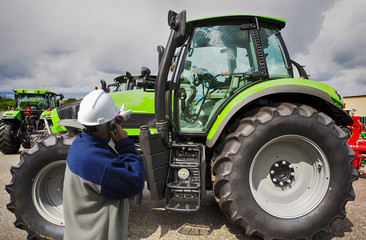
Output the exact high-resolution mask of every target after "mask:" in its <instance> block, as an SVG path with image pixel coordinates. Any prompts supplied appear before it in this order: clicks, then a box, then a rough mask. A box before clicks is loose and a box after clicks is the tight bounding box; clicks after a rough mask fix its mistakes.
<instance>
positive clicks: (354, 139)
mask: <svg viewBox="0 0 366 240" xmlns="http://www.w3.org/2000/svg"><path fill="white" fill-rule="evenodd" d="M352 119H353V125H352V126H350V127H349V129H350V130H351V131H352V132H350V136H351V137H350V138H349V139H348V144H349V145H350V146H351V148H352V149H353V151H355V154H356V159H355V160H354V161H353V165H354V166H355V168H356V169H357V171H358V173H359V174H360V172H359V170H360V167H364V165H365V163H366V136H365V130H366V128H365V125H364V124H363V123H361V121H360V117H358V116H352Z"/></svg>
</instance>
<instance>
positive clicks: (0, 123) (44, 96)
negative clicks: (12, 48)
mask: <svg viewBox="0 0 366 240" xmlns="http://www.w3.org/2000/svg"><path fill="white" fill-rule="evenodd" d="M13 91H14V98H15V101H16V109H8V111H5V112H4V113H3V114H2V116H1V118H0V151H1V152H2V153H4V154H11V153H17V152H18V150H19V148H20V145H22V146H23V147H24V148H30V147H31V146H32V143H33V142H34V141H36V140H37V139H38V138H40V137H42V136H45V135H48V134H50V124H51V110H53V109H55V108H56V107H58V106H59V104H60V101H62V99H63V95H62V94H56V93H54V92H51V91H48V90H38V89H15V90H13ZM58 97H59V98H58Z"/></svg>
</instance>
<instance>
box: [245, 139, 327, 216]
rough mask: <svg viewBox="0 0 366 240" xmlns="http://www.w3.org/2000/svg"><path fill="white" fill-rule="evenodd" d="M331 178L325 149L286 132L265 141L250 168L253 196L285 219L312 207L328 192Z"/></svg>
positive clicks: (264, 207) (266, 210) (263, 207)
mask: <svg viewBox="0 0 366 240" xmlns="http://www.w3.org/2000/svg"><path fill="white" fill-rule="evenodd" d="M329 179H330V168H329V164H328V159H327V157H326V155H325V154H324V153H323V151H322V149H321V148H320V147H319V146H318V145H317V144H316V143H314V142H313V141H312V140H310V139H308V138H306V137H303V136H299V135H283V136H280V137H277V138H275V139H272V140H271V141H269V142H268V143H266V144H265V145H264V146H263V147H262V148H261V149H260V150H259V151H258V152H257V154H256V156H255V157H254V159H253V161H252V163H251V166H250V170H249V185H250V190H251V193H252V196H253V198H254V200H255V201H256V202H257V204H258V205H259V206H260V207H261V208H262V209H263V210H264V211H265V212H267V213H268V214H270V215H272V216H275V217H278V218H284V219H292V218H298V217H301V216H304V215H306V214H308V213H310V212H311V211H313V210H314V209H315V208H316V207H317V206H318V205H319V204H320V203H321V202H322V200H323V198H324V196H325V194H326V193H327V191H328V187H329Z"/></svg>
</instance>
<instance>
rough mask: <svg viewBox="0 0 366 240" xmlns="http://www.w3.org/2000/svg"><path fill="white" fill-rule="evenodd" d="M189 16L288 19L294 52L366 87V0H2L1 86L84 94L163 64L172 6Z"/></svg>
mask: <svg viewBox="0 0 366 240" xmlns="http://www.w3.org/2000/svg"><path fill="white" fill-rule="evenodd" d="M170 9H172V10H174V11H176V12H179V11H181V10H183V9H186V10H187V18H188V19H196V18H202V17H209V16H217V15H228V14H255V15H265V16H272V17H281V18H285V19H286V20H287V22H286V27H285V29H283V30H282V35H283V37H284V39H285V42H286V44H287V47H288V49H289V51H290V55H291V58H292V59H294V60H295V61H297V62H299V63H301V64H302V65H305V66H306V70H307V72H308V74H310V75H311V79H313V80H316V81H321V82H324V83H326V84H329V85H331V86H332V87H335V88H336V89H337V90H338V92H339V93H340V94H342V95H343V96H354V95H366V76H365V75H366V40H365V38H366V1H365V0H321V1H320V0H306V1H304V0H255V1H254V0H251V1H249V0H207V1H206V0H178V1H175V0H155V1H153V0H142V1H139V0H133V1H127V0H105V1H95V0H77V1H75V0H74V1H69V0H64V1H54V0H32V1H28V0H0V83H1V84H0V94H1V95H3V94H4V93H6V92H9V91H10V92H11V90H12V89H16V88H41V89H49V90H52V91H55V92H57V93H63V94H64V95H65V97H66V99H67V98H70V97H75V98H82V97H83V96H84V95H85V94H87V93H88V92H89V91H91V90H93V89H94V86H96V85H98V86H99V85H100V83H99V81H100V79H104V80H106V81H107V82H108V83H112V81H113V79H114V77H116V76H118V75H120V74H124V73H125V72H126V71H129V72H131V73H139V72H140V68H141V66H147V67H149V68H150V69H151V70H152V72H153V73H156V72H157V51H156V46H157V45H163V46H165V45H166V41H167V38H168V35H169V27H168V25H167V13H168V10H170Z"/></svg>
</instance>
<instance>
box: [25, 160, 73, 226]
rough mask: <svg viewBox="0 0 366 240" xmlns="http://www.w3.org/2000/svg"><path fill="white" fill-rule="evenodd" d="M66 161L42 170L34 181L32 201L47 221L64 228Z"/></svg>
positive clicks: (53, 163) (56, 162)
mask: <svg viewBox="0 0 366 240" xmlns="http://www.w3.org/2000/svg"><path fill="white" fill-rule="evenodd" d="M65 167H66V160H60V161H55V162H52V163H50V164H48V165H46V166H45V167H44V168H42V170H41V171H39V173H38V174H37V176H36V177H35V179H34V181H33V186H32V200H33V204H34V206H35V208H36V209H37V211H38V213H39V214H40V215H41V216H42V217H43V218H44V219H46V220H47V221H49V222H51V223H53V224H56V225H58V226H64V225H65V222H64V212H63V197H62V195H63V182H64V175H65Z"/></svg>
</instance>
